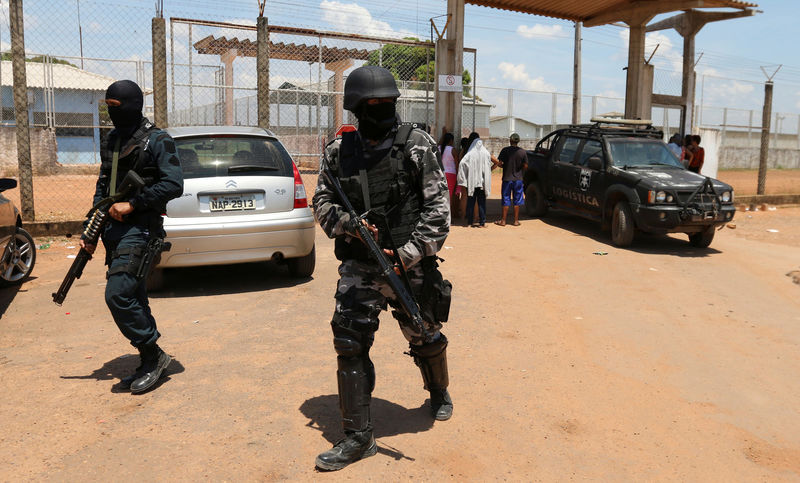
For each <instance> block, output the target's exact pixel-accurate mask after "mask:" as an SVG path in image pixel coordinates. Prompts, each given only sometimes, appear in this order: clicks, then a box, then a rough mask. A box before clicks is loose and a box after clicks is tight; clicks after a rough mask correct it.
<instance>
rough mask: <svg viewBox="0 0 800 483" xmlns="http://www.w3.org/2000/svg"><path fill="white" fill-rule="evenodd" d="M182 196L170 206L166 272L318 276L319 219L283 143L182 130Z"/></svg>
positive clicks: (157, 278)
mask: <svg viewBox="0 0 800 483" xmlns="http://www.w3.org/2000/svg"><path fill="white" fill-rule="evenodd" d="M167 132H168V133H169V134H170V135H171V136H172V137H173V139H174V140H175V146H176V148H177V151H178V156H179V157H180V160H181V166H182V168H183V176H184V189H183V195H182V196H181V197H180V198H176V199H174V200H172V201H170V202H169V204H167V213H166V216H165V217H164V229H165V230H166V232H167V238H166V241H168V242H171V243H172V249H171V250H170V251H168V252H164V253H163V254H162V256H161V262H160V263H159V265H158V266H157V267H156V269H155V270H153V272H152V273H151V276H150V279H149V283H148V285H149V286H150V287H151V288H158V286H159V285H160V284H161V283H162V280H163V269H165V268H171V267H194V266H202V265H226V264H233V263H245V262H258V261H266V260H274V261H278V262H285V263H286V264H287V265H288V268H289V272H290V273H291V274H292V275H294V276H297V277H309V276H311V274H312V273H313V272H314V265H315V250H314V234H315V222H314V215H313V214H312V212H311V209H310V208H309V207H308V200H307V197H306V191H305V187H304V186H303V181H302V179H301V178H300V172H299V171H298V170H297V166H296V165H295V164H294V162H293V161H292V158H291V156H289V153H288V152H287V151H286V149H285V148H284V147H283V145H282V144H281V143H280V141H278V139H277V138H276V137H275V136H274V135H273V134H272V133H271V132H270V131H267V130H265V129H260V128H253V127H230V126H203V127H176V128H169V129H167Z"/></svg>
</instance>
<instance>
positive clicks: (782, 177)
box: [5, 169, 800, 221]
mask: <svg viewBox="0 0 800 483" xmlns="http://www.w3.org/2000/svg"><path fill="white" fill-rule="evenodd" d="M498 176H499V172H498V173H496V174H495V178H498ZM718 178H719V179H721V180H722V181H725V182H726V183H729V184H730V185H731V186H733V187H734V190H735V192H736V194H737V195H740V196H741V195H753V194H755V193H756V188H757V187H758V171H757V170H731V171H720V173H719V176H718ZM304 179H306V184H308V183H309V180H310V182H316V181H314V180H316V177H315V176H314V175H313V174H311V175H309V174H304ZM498 179H499V178H498ZM96 182H97V176H95V175H79V174H62V175H54V176H37V177H35V178H34V180H33V187H34V209H35V211H36V221H67V220H80V219H83V217H84V216H85V215H86V212H87V211H88V210H89V208H90V207H91V201H92V196H93V195H94V189H95V183H96ZM498 182H499V181H498ZM498 186H499V185H498ZM309 188H310V189H313V187H312V186H309ZM19 192H20V191H19V189H15V190H12V191H10V192H8V193H5V195H6V196H8V197H9V198H11V199H12V200H13V201H14V203H15V204H16V205H17V207H20V202H19ZM309 192H311V191H309ZM766 192H767V194H797V193H800V170H786V169H783V170H770V171H768V172H767V185H766Z"/></svg>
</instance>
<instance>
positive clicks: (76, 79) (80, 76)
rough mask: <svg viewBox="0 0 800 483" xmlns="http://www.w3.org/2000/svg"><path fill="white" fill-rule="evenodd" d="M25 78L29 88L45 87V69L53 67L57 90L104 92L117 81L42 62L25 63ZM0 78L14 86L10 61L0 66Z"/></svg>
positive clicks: (6, 83)
mask: <svg viewBox="0 0 800 483" xmlns="http://www.w3.org/2000/svg"><path fill="white" fill-rule="evenodd" d="M25 65H26V67H27V68H26V69H25V78H26V81H27V82H28V87H40V88H44V87H45V68H49V67H50V66H52V68H53V70H52V77H53V78H52V82H51V84H52V86H48V87H53V88H55V89H73V90H89V91H103V92H105V90H106V89H108V86H109V85H111V83H113V82H114V81H115V80H116V79H112V78H111V77H106V76H104V75H100V74H95V73H94V72H89V71H86V70H81V69H78V68H77V67H72V66H71V65H66V64H43V63H41V62H25ZM0 76H2V79H0V80H2V85H4V86H11V85H13V84H14V79H13V70H12V67H11V61H10V60H4V61H2V65H0Z"/></svg>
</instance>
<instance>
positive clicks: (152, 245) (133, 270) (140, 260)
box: [106, 238, 172, 280]
mask: <svg viewBox="0 0 800 483" xmlns="http://www.w3.org/2000/svg"><path fill="white" fill-rule="evenodd" d="M171 248H172V244H171V243H169V242H166V243H165V242H164V240H163V239H161V238H151V239H149V240H148V241H147V244H146V245H139V246H135V247H123V248H120V249H117V250H114V251H113V252H112V254H111V260H113V259H115V258H119V257H120V256H122V255H128V263H126V264H124V265H118V266H116V267H113V268H110V269H109V270H108V272H106V279H108V278H109V277H111V276H112V275H114V274H117V273H122V272H124V273H130V274H131V275H133V276H134V277H136V278H137V279H138V280H144V279H147V277H148V275H150V270H151V269H152V268H153V267H154V266H156V265H158V262H160V261H161V252H168V251H169V250H170V249H171Z"/></svg>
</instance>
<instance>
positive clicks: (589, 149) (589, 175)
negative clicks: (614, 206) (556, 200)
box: [574, 139, 605, 216]
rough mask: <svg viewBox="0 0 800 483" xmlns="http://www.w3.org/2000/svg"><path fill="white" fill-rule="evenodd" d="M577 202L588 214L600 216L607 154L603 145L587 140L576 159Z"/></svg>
mask: <svg viewBox="0 0 800 483" xmlns="http://www.w3.org/2000/svg"><path fill="white" fill-rule="evenodd" d="M574 169H575V172H574V180H575V187H576V189H577V196H575V200H574V201H575V202H576V203H577V205H578V206H580V208H581V209H582V210H584V211H586V212H587V213H588V214H590V215H593V216H600V214H601V210H600V200H601V199H602V196H603V191H604V186H605V154H604V153H603V144H602V143H601V142H600V141H598V140H594V139H586V140H585V141H584V142H583V143H582V145H581V147H580V150H579V152H578V155H577V157H576V158H575V164H574Z"/></svg>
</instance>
